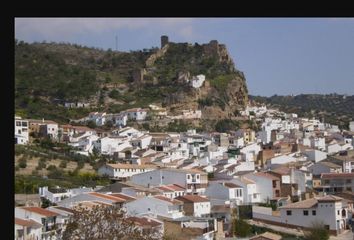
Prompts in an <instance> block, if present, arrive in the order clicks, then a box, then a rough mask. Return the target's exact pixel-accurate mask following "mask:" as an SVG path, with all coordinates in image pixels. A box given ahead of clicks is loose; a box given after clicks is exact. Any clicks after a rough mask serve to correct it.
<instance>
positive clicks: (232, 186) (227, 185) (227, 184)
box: [224, 182, 241, 188]
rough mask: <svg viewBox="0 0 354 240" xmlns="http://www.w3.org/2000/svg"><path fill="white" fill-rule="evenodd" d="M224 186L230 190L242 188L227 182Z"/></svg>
mask: <svg viewBox="0 0 354 240" xmlns="http://www.w3.org/2000/svg"><path fill="white" fill-rule="evenodd" d="M224 186H225V187H228V188H240V187H241V186H239V185H237V184H235V183H230V182H226V183H224Z"/></svg>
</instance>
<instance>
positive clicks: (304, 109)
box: [249, 93, 354, 129]
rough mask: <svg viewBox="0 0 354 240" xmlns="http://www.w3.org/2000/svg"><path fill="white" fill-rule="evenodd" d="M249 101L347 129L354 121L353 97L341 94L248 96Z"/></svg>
mask: <svg viewBox="0 0 354 240" xmlns="http://www.w3.org/2000/svg"><path fill="white" fill-rule="evenodd" d="M249 98H250V100H251V101H256V102H258V103H264V104H267V105H269V106H272V107H276V108H279V109H280V110H282V111H285V112H294V113H298V114H299V116H303V117H317V118H319V119H324V121H325V122H328V123H331V124H335V125H339V127H340V128H343V129H348V124H349V122H350V121H354V95H342V94H336V93H333V94H299V95H295V96H293V95H288V96H279V95H273V96H271V97H261V96H252V95H250V96H249Z"/></svg>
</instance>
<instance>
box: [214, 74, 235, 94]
mask: <svg viewBox="0 0 354 240" xmlns="http://www.w3.org/2000/svg"><path fill="white" fill-rule="evenodd" d="M234 78H235V75H234V74H228V75H220V76H217V77H215V78H214V79H212V80H211V81H210V85H211V86H213V87H215V88H216V89H218V90H221V91H225V89H226V88H227V85H228V84H229V83H230V81H231V80H232V79H234Z"/></svg>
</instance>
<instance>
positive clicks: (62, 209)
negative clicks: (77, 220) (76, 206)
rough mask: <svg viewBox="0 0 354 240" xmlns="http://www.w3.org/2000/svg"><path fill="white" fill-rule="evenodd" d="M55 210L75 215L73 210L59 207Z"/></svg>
mask: <svg viewBox="0 0 354 240" xmlns="http://www.w3.org/2000/svg"><path fill="white" fill-rule="evenodd" d="M54 208H55V209H59V210H61V211H65V212H69V213H76V211H75V210H72V209H71V208H66V207H60V206H55V207H54Z"/></svg>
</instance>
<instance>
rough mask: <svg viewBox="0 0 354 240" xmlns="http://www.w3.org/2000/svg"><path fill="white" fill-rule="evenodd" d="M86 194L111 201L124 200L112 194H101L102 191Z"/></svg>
mask: <svg viewBox="0 0 354 240" xmlns="http://www.w3.org/2000/svg"><path fill="white" fill-rule="evenodd" d="M88 194H90V195H92V196H95V197H99V198H103V199H106V200H111V201H113V202H125V199H122V198H120V197H115V196H112V195H108V194H103V193H98V192H90V193H88Z"/></svg>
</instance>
